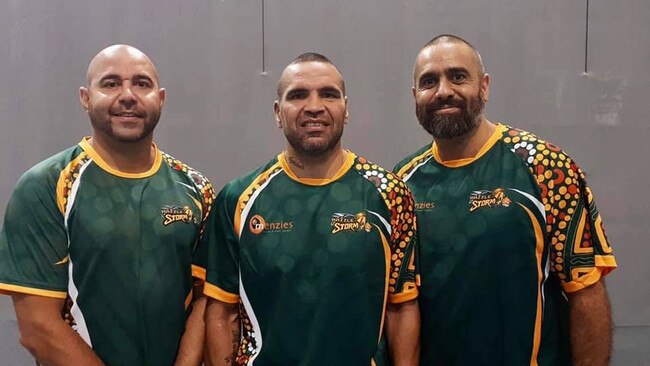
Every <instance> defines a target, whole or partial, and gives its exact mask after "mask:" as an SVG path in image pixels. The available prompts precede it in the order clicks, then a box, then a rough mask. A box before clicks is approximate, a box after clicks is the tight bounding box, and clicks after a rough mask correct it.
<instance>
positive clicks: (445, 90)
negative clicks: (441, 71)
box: [436, 77, 454, 100]
mask: <svg viewBox="0 0 650 366" xmlns="http://www.w3.org/2000/svg"><path fill="white" fill-rule="evenodd" d="M453 97H454V90H453V86H452V84H451V82H450V81H449V80H447V78H445V77H442V78H440V81H439V82H438V89H437V90H436V99H438V100H445V99H451V98H453Z"/></svg>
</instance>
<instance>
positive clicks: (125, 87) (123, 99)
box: [119, 81, 136, 107]
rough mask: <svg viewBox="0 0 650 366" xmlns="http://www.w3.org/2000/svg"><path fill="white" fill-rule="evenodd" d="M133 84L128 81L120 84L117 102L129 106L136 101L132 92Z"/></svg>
mask: <svg viewBox="0 0 650 366" xmlns="http://www.w3.org/2000/svg"><path fill="white" fill-rule="evenodd" d="M132 88H133V85H131V83H130V82H129V81H126V82H124V84H122V91H121V92H120V96H119V102H120V103H121V104H123V105H124V106H126V107H130V106H132V105H134V104H135V103H136V100H135V95H134V93H133V90H132Z"/></svg>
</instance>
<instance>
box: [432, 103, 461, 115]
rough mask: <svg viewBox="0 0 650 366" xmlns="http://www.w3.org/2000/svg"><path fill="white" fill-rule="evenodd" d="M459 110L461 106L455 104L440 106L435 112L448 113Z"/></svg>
mask: <svg viewBox="0 0 650 366" xmlns="http://www.w3.org/2000/svg"><path fill="white" fill-rule="evenodd" d="M459 111H460V107H457V106H454V105H445V106H442V107H440V108H436V109H435V110H434V111H433V112H434V113H438V114H447V113H455V112H459Z"/></svg>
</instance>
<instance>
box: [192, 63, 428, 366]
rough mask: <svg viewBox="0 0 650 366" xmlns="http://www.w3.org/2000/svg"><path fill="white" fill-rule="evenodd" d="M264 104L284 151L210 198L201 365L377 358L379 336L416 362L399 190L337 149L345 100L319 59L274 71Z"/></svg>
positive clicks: (407, 242)
mask: <svg viewBox="0 0 650 366" xmlns="http://www.w3.org/2000/svg"><path fill="white" fill-rule="evenodd" d="M274 108H275V119H276V123H277V127H278V128H280V129H282V131H283V132H284V135H285V137H286V139H287V145H286V151H284V152H282V153H280V154H279V155H277V156H276V157H274V158H273V159H271V161H269V162H268V163H267V164H265V165H264V166H262V167H260V168H258V169H256V170H255V171H253V172H251V173H250V174H247V175H245V176H242V177H240V178H238V179H236V180H234V181H232V182H230V183H228V184H227V185H226V186H225V187H224V188H223V190H222V191H221V192H220V193H219V194H218V196H217V199H216V200H215V209H214V211H215V221H216V227H215V230H214V233H215V237H216V239H215V240H214V242H211V246H210V250H209V251H210V256H209V257H210V260H209V263H208V273H207V278H206V283H205V294H206V295H207V296H209V297H210V303H209V305H208V307H207V309H206V327H207V344H208V346H207V349H208V355H209V360H210V361H211V363H210V364H211V365H232V364H237V365H253V364H254V365H256V366H265V365H305V366H307V365H309V366H319V365H322V366H331V365H341V366H348V365H349V366H358V365H384V362H385V360H384V358H383V357H382V354H383V353H382V350H383V339H384V335H385V336H386V337H387V339H388V346H389V350H390V355H391V357H392V359H393V365H395V366H407V365H416V364H417V361H418V360H417V358H418V353H417V352H418V348H417V347H418V337H419V313H418V307H417V299H416V298H417V295H418V290H417V285H416V282H417V280H418V279H417V276H416V262H415V257H416V256H415V253H414V251H415V246H416V242H417V240H416V236H415V220H414V217H413V200H412V197H411V193H410V192H409V191H408V189H406V187H405V186H404V184H403V183H402V182H401V181H400V180H399V179H397V178H396V177H395V175H393V174H392V173H390V172H388V171H386V170H384V169H382V168H381V167H379V166H377V165H375V164H373V163H371V162H369V161H367V160H366V159H364V158H363V157H360V156H357V155H356V154H354V153H353V152H351V151H349V150H345V149H343V148H342V147H341V136H342V135H343V130H344V127H345V125H346V124H347V123H348V98H347V96H346V95H345V85H344V82H343V78H342V76H341V74H340V73H339V71H338V69H337V68H336V67H335V66H334V65H333V64H332V62H331V61H330V60H329V59H327V58H326V57H325V56H323V55H320V54H316V53H306V54H302V55H300V56H298V57H296V58H295V59H294V60H293V61H292V62H291V63H290V64H289V65H288V66H287V67H286V68H285V70H284V71H283V73H282V75H281V77H280V81H279V83H278V100H277V101H276V102H275V104H274ZM384 324H385V325H386V327H385V329H384ZM240 330H241V333H240Z"/></svg>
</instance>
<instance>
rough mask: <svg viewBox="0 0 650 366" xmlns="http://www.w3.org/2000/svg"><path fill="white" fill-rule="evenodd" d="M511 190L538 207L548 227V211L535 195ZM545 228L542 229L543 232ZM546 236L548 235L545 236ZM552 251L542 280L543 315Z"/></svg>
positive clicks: (549, 252) (548, 254)
mask: <svg viewBox="0 0 650 366" xmlns="http://www.w3.org/2000/svg"><path fill="white" fill-rule="evenodd" d="M508 189H510V190H513V191H515V192H517V193H519V194H521V195H522V196H524V197H526V198H528V199H529V200H530V201H531V202H532V203H533V204H534V205H535V207H537V210H539V213H540V215H542V218H543V219H544V225H546V210H545V209H544V204H543V203H541V202H540V201H539V200H538V199H537V198H535V197H534V196H533V195H531V194H529V193H526V192H524V191H521V190H519V189H515V188H508ZM544 229H545V228H544V227H542V230H544ZM544 236H546V235H544ZM550 255H551V251H550V250H549V251H548V253H547V254H546V263H545V265H544V275H543V276H544V277H543V278H542V288H541V293H542V313H543V312H544V309H546V280H547V279H548V275H549V272H550V270H551V258H550Z"/></svg>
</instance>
